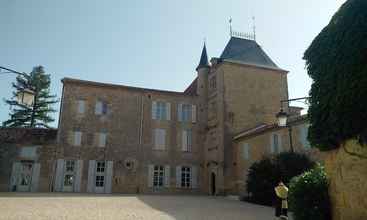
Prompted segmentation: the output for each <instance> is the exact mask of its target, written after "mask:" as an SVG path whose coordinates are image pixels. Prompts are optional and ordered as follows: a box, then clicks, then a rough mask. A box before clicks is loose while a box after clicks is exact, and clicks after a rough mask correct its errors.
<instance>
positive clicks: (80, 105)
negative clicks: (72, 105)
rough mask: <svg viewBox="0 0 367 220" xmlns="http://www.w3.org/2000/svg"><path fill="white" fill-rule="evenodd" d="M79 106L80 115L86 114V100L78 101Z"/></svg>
mask: <svg viewBox="0 0 367 220" xmlns="http://www.w3.org/2000/svg"><path fill="white" fill-rule="evenodd" d="M77 105H78V113H79V114H84V112H85V101H84V100H78V101H77Z"/></svg>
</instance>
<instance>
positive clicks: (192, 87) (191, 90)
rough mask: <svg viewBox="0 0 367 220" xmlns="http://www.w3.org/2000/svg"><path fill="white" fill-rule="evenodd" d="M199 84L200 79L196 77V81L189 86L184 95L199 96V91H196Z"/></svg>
mask: <svg viewBox="0 0 367 220" xmlns="http://www.w3.org/2000/svg"><path fill="white" fill-rule="evenodd" d="M197 83H198V78H197V77H196V78H195V79H194V81H192V83H191V84H190V85H189V87H187V88H186V89H185V91H184V94H186V95H192V96H195V95H197V91H196V89H197Z"/></svg>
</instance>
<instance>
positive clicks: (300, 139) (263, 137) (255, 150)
mask: <svg viewBox="0 0 367 220" xmlns="http://www.w3.org/2000/svg"><path fill="white" fill-rule="evenodd" d="M288 125H289V127H291V135H292V146H293V150H294V151H295V152H299V153H304V154H306V155H308V156H309V157H310V158H311V159H313V160H314V161H319V162H323V161H324V158H325V155H324V153H322V152H320V151H319V150H317V149H315V148H311V147H310V144H309V142H308V141H307V138H306V137H307V132H308V122H307V120H306V117H305V116H295V117H294V118H293V119H292V120H291V121H290V122H289V124H288ZM289 127H279V126H277V125H276V124H260V125H258V126H256V127H254V128H251V129H248V130H245V131H243V132H240V133H239V134H237V135H236V136H235V137H234V146H235V148H234V149H235V150H234V152H233V157H234V158H235V159H234V163H233V164H232V166H233V171H234V175H233V177H234V180H233V182H232V187H231V188H232V189H233V193H234V194H239V195H243V196H245V195H247V192H246V181H247V174H248V169H249V168H250V166H251V165H252V164H253V163H254V162H256V161H258V160H260V159H262V158H263V157H264V156H271V155H273V154H277V153H280V152H284V151H290V150H291V147H290V143H291V141H290V140H291V139H290V133H289ZM274 135H277V141H278V146H274Z"/></svg>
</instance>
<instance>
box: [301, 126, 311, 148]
mask: <svg viewBox="0 0 367 220" xmlns="http://www.w3.org/2000/svg"><path fill="white" fill-rule="evenodd" d="M308 128H309V125H308V124H305V125H302V126H301V127H300V133H301V134H300V139H301V140H300V142H301V143H302V146H303V148H304V149H310V148H311V145H310V142H309V141H308V139H307V135H308Z"/></svg>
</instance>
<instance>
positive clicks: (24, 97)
mask: <svg viewBox="0 0 367 220" xmlns="http://www.w3.org/2000/svg"><path fill="white" fill-rule="evenodd" d="M1 70H5V71H7V72H1ZM0 72H1V74H5V73H13V74H16V75H18V76H25V77H27V76H28V75H27V74H26V73H20V72H18V71H15V70H12V69H9V68H5V67H2V66H0ZM16 99H17V102H18V103H20V104H23V105H27V106H33V104H34V99H35V92H34V90H33V89H30V88H26V89H22V90H21V91H19V92H17V94H16Z"/></svg>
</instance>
